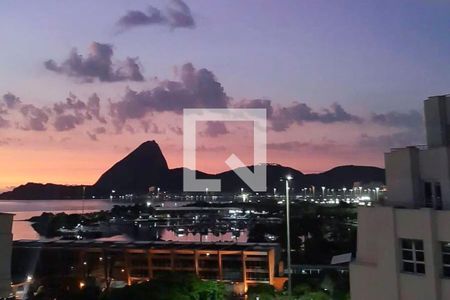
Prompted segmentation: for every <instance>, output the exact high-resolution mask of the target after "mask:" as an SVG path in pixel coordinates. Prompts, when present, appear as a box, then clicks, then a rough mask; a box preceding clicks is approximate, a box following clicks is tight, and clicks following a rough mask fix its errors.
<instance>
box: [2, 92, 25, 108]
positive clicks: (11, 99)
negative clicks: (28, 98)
mask: <svg viewBox="0 0 450 300" xmlns="http://www.w3.org/2000/svg"><path fill="white" fill-rule="evenodd" d="M3 101H4V102H5V104H6V108H8V109H15V108H17V107H18V106H19V105H20V104H21V103H22V102H21V101H20V99H19V97H16V96H15V95H14V94H11V93H7V94H5V95H3Z"/></svg>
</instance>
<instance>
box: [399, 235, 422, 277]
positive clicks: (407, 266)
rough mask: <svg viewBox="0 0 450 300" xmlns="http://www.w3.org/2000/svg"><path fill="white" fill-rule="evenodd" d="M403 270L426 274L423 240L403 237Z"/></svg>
mask: <svg viewBox="0 0 450 300" xmlns="http://www.w3.org/2000/svg"><path fill="white" fill-rule="evenodd" d="M401 246H402V268H403V272H408V273H417V274H425V252H424V250H423V241H421V240H409V239H401Z"/></svg>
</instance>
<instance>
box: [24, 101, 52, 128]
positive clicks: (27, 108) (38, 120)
mask: <svg viewBox="0 0 450 300" xmlns="http://www.w3.org/2000/svg"><path fill="white" fill-rule="evenodd" d="M20 113H21V114H22V116H23V117H24V119H25V124H24V125H23V126H22V127H21V128H22V129H23V130H33V131H45V130H47V126H46V124H47V122H48V120H49V111H48V110H47V109H45V108H39V107H37V106H34V105H33V104H26V105H23V106H21V108H20Z"/></svg>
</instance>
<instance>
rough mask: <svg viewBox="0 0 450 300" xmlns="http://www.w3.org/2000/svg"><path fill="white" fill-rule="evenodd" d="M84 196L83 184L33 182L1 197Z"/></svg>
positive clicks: (62, 197)
mask: <svg viewBox="0 0 450 300" xmlns="http://www.w3.org/2000/svg"><path fill="white" fill-rule="evenodd" d="M82 197H83V187H82V186H72V185H62V184H51V183H47V184H42V183H32V182H31V183H27V184H24V185H21V186H18V187H16V188H15V189H14V190H12V191H9V192H4V193H3V194H0V199H11V200H47V199H81V198H82Z"/></svg>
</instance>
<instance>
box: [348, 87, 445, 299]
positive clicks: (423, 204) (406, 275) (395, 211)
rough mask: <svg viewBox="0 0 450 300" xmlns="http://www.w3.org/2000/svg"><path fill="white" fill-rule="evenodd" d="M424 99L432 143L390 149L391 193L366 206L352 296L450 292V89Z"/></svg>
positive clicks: (388, 176) (431, 295)
mask: <svg viewBox="0 0 450 300" xmlns="http://www.w3.org/2000/svg"><path fill="white" fill-rule="evenodd" d="M424 104H425V105H424V106H425V125H426V134H427V145H426V146H415V147H406V148H402V149H392V150H391V152H389V153H386V154H385V164H386V183H387V199H386V200H385V201H384V203H383V204H382V205H379V206H376V207H361V208H359V209H358V238H357V254H356V259H355V260H354V261H353V262H352V263H351V264H350V286H351V299H352V300H363V299H364V300H371V299H374V300H375V299H385V300H415V299H417V300H419V299H420V300H423V299H427V300H428V299H429V300H444V299H450V96H449V95H446V96H435V97H430V98H429V99H427V100H425V103H424Z"/></svg>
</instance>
